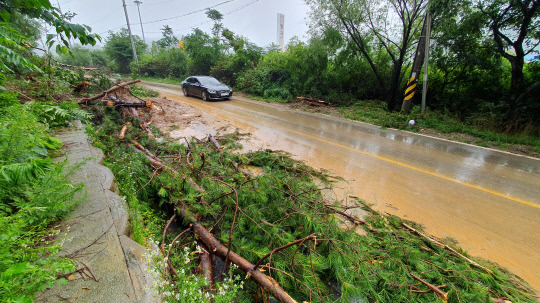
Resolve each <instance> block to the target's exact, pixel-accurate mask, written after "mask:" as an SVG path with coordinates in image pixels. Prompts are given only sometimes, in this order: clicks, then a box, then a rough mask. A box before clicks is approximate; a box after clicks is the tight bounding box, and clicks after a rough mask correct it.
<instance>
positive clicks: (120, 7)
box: [89, 6, 122, 26]
mask: <svg viewBox="0 0 540 303" xmlns="http://www.w3.org/2000/svg"><path fill="white" fill-rule="evenodd" d="M121 9H122V6H119V7H117V8H116V9H115V10H113V11H112V12H111V13H110V14H108V15H106V16H104V17H102V18H101V19H99V20H97V21H96V22H92V23H91V24H89V25H90V26H92V25H94V24H97V23H99V22H101V21H103V20H105V19H107V18H109V17H110V16H112V15H114V14H115V13H116V12H117V11H119V10H121Z"/></svg>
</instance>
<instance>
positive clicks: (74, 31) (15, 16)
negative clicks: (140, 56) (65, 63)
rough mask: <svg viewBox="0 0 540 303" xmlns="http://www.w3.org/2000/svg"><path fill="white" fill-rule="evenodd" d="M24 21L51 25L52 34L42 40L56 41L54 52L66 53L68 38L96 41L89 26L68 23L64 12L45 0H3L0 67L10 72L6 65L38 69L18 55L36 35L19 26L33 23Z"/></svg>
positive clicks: (52, 42)
mask: <svg viewBox="0 0 540 303" xmlns="http://www.w3.org/2000/svg"><path fill="white" fill-rule="evenodd" d="M21 18H24V19H26V21H22V20H21ZM28 20H36V21H40V22H44V23H45V24H48V25H50V26H53V27H54V28H55V30H56V34H48V35H47V37H46V38H47V39H46V43H47V46H48V48H51V47H52V46H54V45H55V44H56V51H57V53H65V52H69V39H70V38H74V39H76V40H78V41H79V42H80V43H81V44H82V45H87V44H91V45H95V44H96V42H97V41H98V40H100V37H99V36H98V35H95V34H90V31H91V29H90V27H89V26H86V25H78V24H74V23H71V22H69V18H68V17H67V15H66V14H61V13H60V10H59V9H58V8H56V7H54V6H52V4H51V3H50V1H49V0H3V1H0V69H1V70H4V71H11V70H12V69H11V68H10V66H18V67H25V68H30V69H38V68H37V67H36V66H35V65H34V64H32V63H31V62H30V61H28V60H26V58H25V57H24V56H23V55H22V53H24V52H25V51H27V50H28V49H31V48H32V46H31V43H33V42H34V40H35V38H36V37H37V32H35V31H34V32H30V30H29V29H28V28H25V29H24V30H23V29H22V27H21V26H22V25H23V24H24V23H26V25H29V24H31V23H34V24H35V22H32V21H28ZM26 27H27V26H26ZM18 29H20V30H18ZM21 30H22V32H21Z"/></svg>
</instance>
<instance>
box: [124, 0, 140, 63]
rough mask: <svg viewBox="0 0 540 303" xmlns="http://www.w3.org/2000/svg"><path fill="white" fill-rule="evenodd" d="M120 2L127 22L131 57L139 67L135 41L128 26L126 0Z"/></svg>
mask: <svg viewBox="0 0 540 303" xmlns="http://www.w3.org/2000/svg"><path fill="white" fill-rule="evenodd" d="M122 3H123V4H124V13H125V14H126V23H127V28H128V32H129V40H130V41H131V50H132V51H133V58H135V62H136V63H137V67H139V59H137V51H136V50H135V43H133V36H132V35H131V27H130V26H129V17H128V12H127V8H126V0H122Z"/></svg>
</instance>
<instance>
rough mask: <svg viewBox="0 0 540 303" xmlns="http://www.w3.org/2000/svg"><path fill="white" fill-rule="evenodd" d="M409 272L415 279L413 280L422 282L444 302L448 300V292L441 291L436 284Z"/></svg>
mask: <svg viewBox="0 0 540 303" xmlns="http://www.w3.org/2000/svg"><path fill="white" fill-rule="evenodd" d="M409 274H410V275H411V276H412V277H413V278H414V279H415V280H418V281H419V282H420V283H422V284H424V285H425V286H427V287H428V288H429V289H431V290H432V291H433V292H435V293H436V294H437V295H439V296H440V297H441V298H442V299H443V301H444V302H447V301H448V294H447V293H445V292H444V291H442V290H441V289H440V288H438V287H437V286H435V285H433V284H431V283H428V282H426V281H424V280H422V279H421V278H420V277H418V276H416V275H415V274H413V273H412V272H409Z"/></svg>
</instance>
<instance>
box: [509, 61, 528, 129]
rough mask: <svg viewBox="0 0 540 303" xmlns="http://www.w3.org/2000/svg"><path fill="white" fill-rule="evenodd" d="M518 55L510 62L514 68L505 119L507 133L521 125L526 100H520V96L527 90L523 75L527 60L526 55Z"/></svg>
mask: <svg viewBox="0 0 540 303" xmlns="http://www.w3.org/2000/svg"><path fill="white" fill-rule="evenodd" d="M516 53H518V52H516ZM516 55H517V56H516V57H514V58H513V60H509V61H510V64H511V66H512V79H511V81H510V96H509V100H508V101H509V108H508V112H507V113H506V119H505V120H506V122H507V124H508V127H507V131H511V130H513V129H514V128H515V127H517V125H518V124H519V121H518V119H519V116H520V111H521V107H522V106H523V99H524V98H520V96H521V94H522V93H523V92H524V90H525V77H524V75H523V66H524V65H525V62H524V61H525V60H524V55H523V56H520V55H519V54H516Z"/></svg>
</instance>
